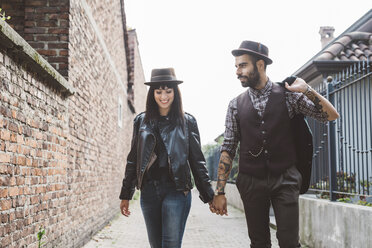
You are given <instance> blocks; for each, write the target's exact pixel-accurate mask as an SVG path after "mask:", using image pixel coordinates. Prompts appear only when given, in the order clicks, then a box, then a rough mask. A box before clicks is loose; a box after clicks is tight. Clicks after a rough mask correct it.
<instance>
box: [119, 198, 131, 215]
mask: <svg viewBox="0 0 372 248" xmlns="http://www.w3.org/2000/svg"><path fill="white" fill-rule="evenodd" d="M120 211H121V214H122V215H124V216H126V217H129V215H130V211H129V200H121V203H120Z"/></svg>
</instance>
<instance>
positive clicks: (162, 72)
mask: <svg viewBox="0 0 372 248" xmlns="http://www.w3.org/2000/svg"><path fill="white" fill-rule="evenodd" d="M181 83H183V81H181V80H177V77H176V73H175V72H174V69H173V68H159V69H153V70H152V71H151V79H150V82H145V84H146V85H150V86H153V85H159V84H181Z"/></svg>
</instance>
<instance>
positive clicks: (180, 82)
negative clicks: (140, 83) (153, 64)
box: [145, 80, 183, 86]
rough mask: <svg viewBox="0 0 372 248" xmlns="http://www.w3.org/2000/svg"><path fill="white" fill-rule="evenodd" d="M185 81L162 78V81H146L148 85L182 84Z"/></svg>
mask: <svg viewBox="0 0 372 248" xmlns="http://www.w3.org/2000/svg"><path fill="white" fill-rule="evenodd" d="M182 83H183V81H180V80H162V81H151V82H145V84H146V85H149V86H155V85H162V84H163V85H164V84H165V85H166V84H168V85H171V84H182Z"/></svg>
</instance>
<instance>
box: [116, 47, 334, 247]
mask: <svg viewBox="0 0 372 248" xmlns="http://www.w3.org/2000/svg"><path fill="white" fill-rule="evenodd" d="M232 54H233V56H234V57H235V66H236V74H237V76H238V79H239V80H240V81H241V84H242V86H243V87H248V89H247V90H246V91H245V92H244V93H242V94H241V95H239V96H238V97H236V98H234V99H233V100H232V101H231V102H230V104H229V107H228V111H227V116H226V123H225V125H226V129H225V134H224V142H223V145H222V147H221V157H220V162H219V167H218V181H217V189H216V191H213V189H212V187H211V184H210V179H209V176H208V172H207V169H206V166H205V159H204V156H203V153H202V151H201V146H200V137H199V130H198V126H197V123H196V120H195V118H194V117H193V116H192V115H190V114H188V113H185V112H183V109H182V100H181V94H180V91H179V88H178V84H180V83H182V81H180V80H178V79H177V78H176V75H175V72H174V69H173V68H162V69H154V70H152V73H151V80H150V82H146V83H145V84H146V85H149V86H150V89H149V91H148V95H147V102H146V111H145V112H143V113H141V114H139V115H137V116H136V117H135V119H134V128H133V137H132V144H131V150H130V152H129V154H128V158H127V165H126V170H125V177H124V179H123V184H122V188H121V193H120V199H121V203H120V209H121V213H122V214H123V215H124V216H127V217H128V216H129V215H130V211H129V200H130V199H131V198H132V196H133V193H134V191H135V187H137V189H140V190H141V200H140V201H141V208H142V212H143V215H144V219H145V223H146V228H147V235H148V239H149V242H150V246H151V247H152V248H177V247H181V244H182V237H183V233H184V230H185V225H186V220H187V217H188V214H189V211H190V206H191V193H190V190H191V189H192V182H191V173H192V175H193V177H194V181H195V184H196V187H197V189H198V191H199V193H200V199H201V200H202V201H203V202H204V203H209V206H210V210H211V212H212V213H216V214H219V215H225V214H227V201H226V197H225V192H224V188H225V185H226V180H227V178H228V176H229V173H230V171H231V167H232V160H233V158H234V156H235V152H236V148H237V145H238V143H239V142H240V154H239V155H240V160H239V175H238V178H237V181H236V185H237V187H238V190H239V193H240V195H241V198H242V201H243V205H244V210H245V216H246V221H247V225H248V235H249V238H250V240H251V247H255V248H258V247H259V248H261V247H265V248H266V247H271V241H270V229H269V208H270V203H271V204H272V205H273V208H274V212H275V217H276V221H277V238H278V240H279V245H280V247H286V248H294V247H300V244H299V235H298V232H299V224H298V220H299V217H298V198H299V193H300V190H301V185H302V176H301V173H300V172H299V170H298V169H297V167H296V164H297V161H298V159H297V157H296V143H295V140H296V137H295V136H296V134H295V133H294V132H293V129H292V127H293V126H292V124H291V123H292V120H293V119H294V117H295V116H296V115H304V116H310V117H312V118H315V119H317V120H319V121H322V122H326V121H331V120H335V119H336V118H338V113H337V111H336V110H335V109H334V107H333V106H332V104H331V103H330V102H328V101H327V100H326V99H325V98H324V97H322V96H321V95H319V94H318V93H317V92H316V91H314V90H313V89H312V88H311V87H310V86H309V85H308V84H307V83H306V82H305V81H304V80H302V79H300V78H297V79H296V80H295V81H294V82H293V83H292V84H291V85H289V84H288V83H285V85H284V86H280V85H279V84H277V83H273V82H272V81H271V80H270V79H269V78H268V77H267V75H266V66H267V65H269V64H271V63H272V60H271V59H270V58H269V57H268V48H267V47H266V46H265V45H263V44H261V43H257V42H253V41H243V42H242V43H241V45H240V47H239V48H238V49H235V50H233V51H232ZM311 152H312V151H311Z"/></svg>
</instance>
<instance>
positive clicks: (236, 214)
mask: <svg viewBox="0 0 372 248" xmlns="http://www.w3.org/2000/svg"><path fill="white" fill-rule="evenodd" d="M130 209H131V216H130V217H129V218H126V217H124V216H122V215H120V214H118V215H117V216H116V217H115V218H114V219H113V220H112V221H111V223H110V224H109V225H107V226H106V227H105V228H104V229H103V230H101V231H100V232H99V233H97V234H96V235H95V236H94V237H93V238H92V240H91V241H90V242H88V243H87V244H86V245H85V246H84V247H83V248H119V247H120V248H146V247H149V244H148V241H147V233H146V228H145V223H144V220H143V216H142V212H141V208H140V204H139V200H136V201H131V205H130ZM228 211H229V216H224V217H221V216H217V215H215V214H212V213H211V212H210V211H209V206H208V204H203V203H202V202H201V201H200V200H199V197H198V192H197V191H193V198H192V204H191V211H190V215H189V218H188V221H187V224H186V230H185V235H184V238H183V243H182V247H183V248H199V247H200V248H208V247H211V248H212V247H213V248H219V247H221V248H242V247H249V239H248V234H247V226H246V222H245V217H244V212H242V211H240V210H238V209H235V208H233V207H231V206H229V207H228ZM271 240H272V243H273V248H277V247H279V246H278V243H277V240H276V237H275V230H273V229H271Z"/></svg>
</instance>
